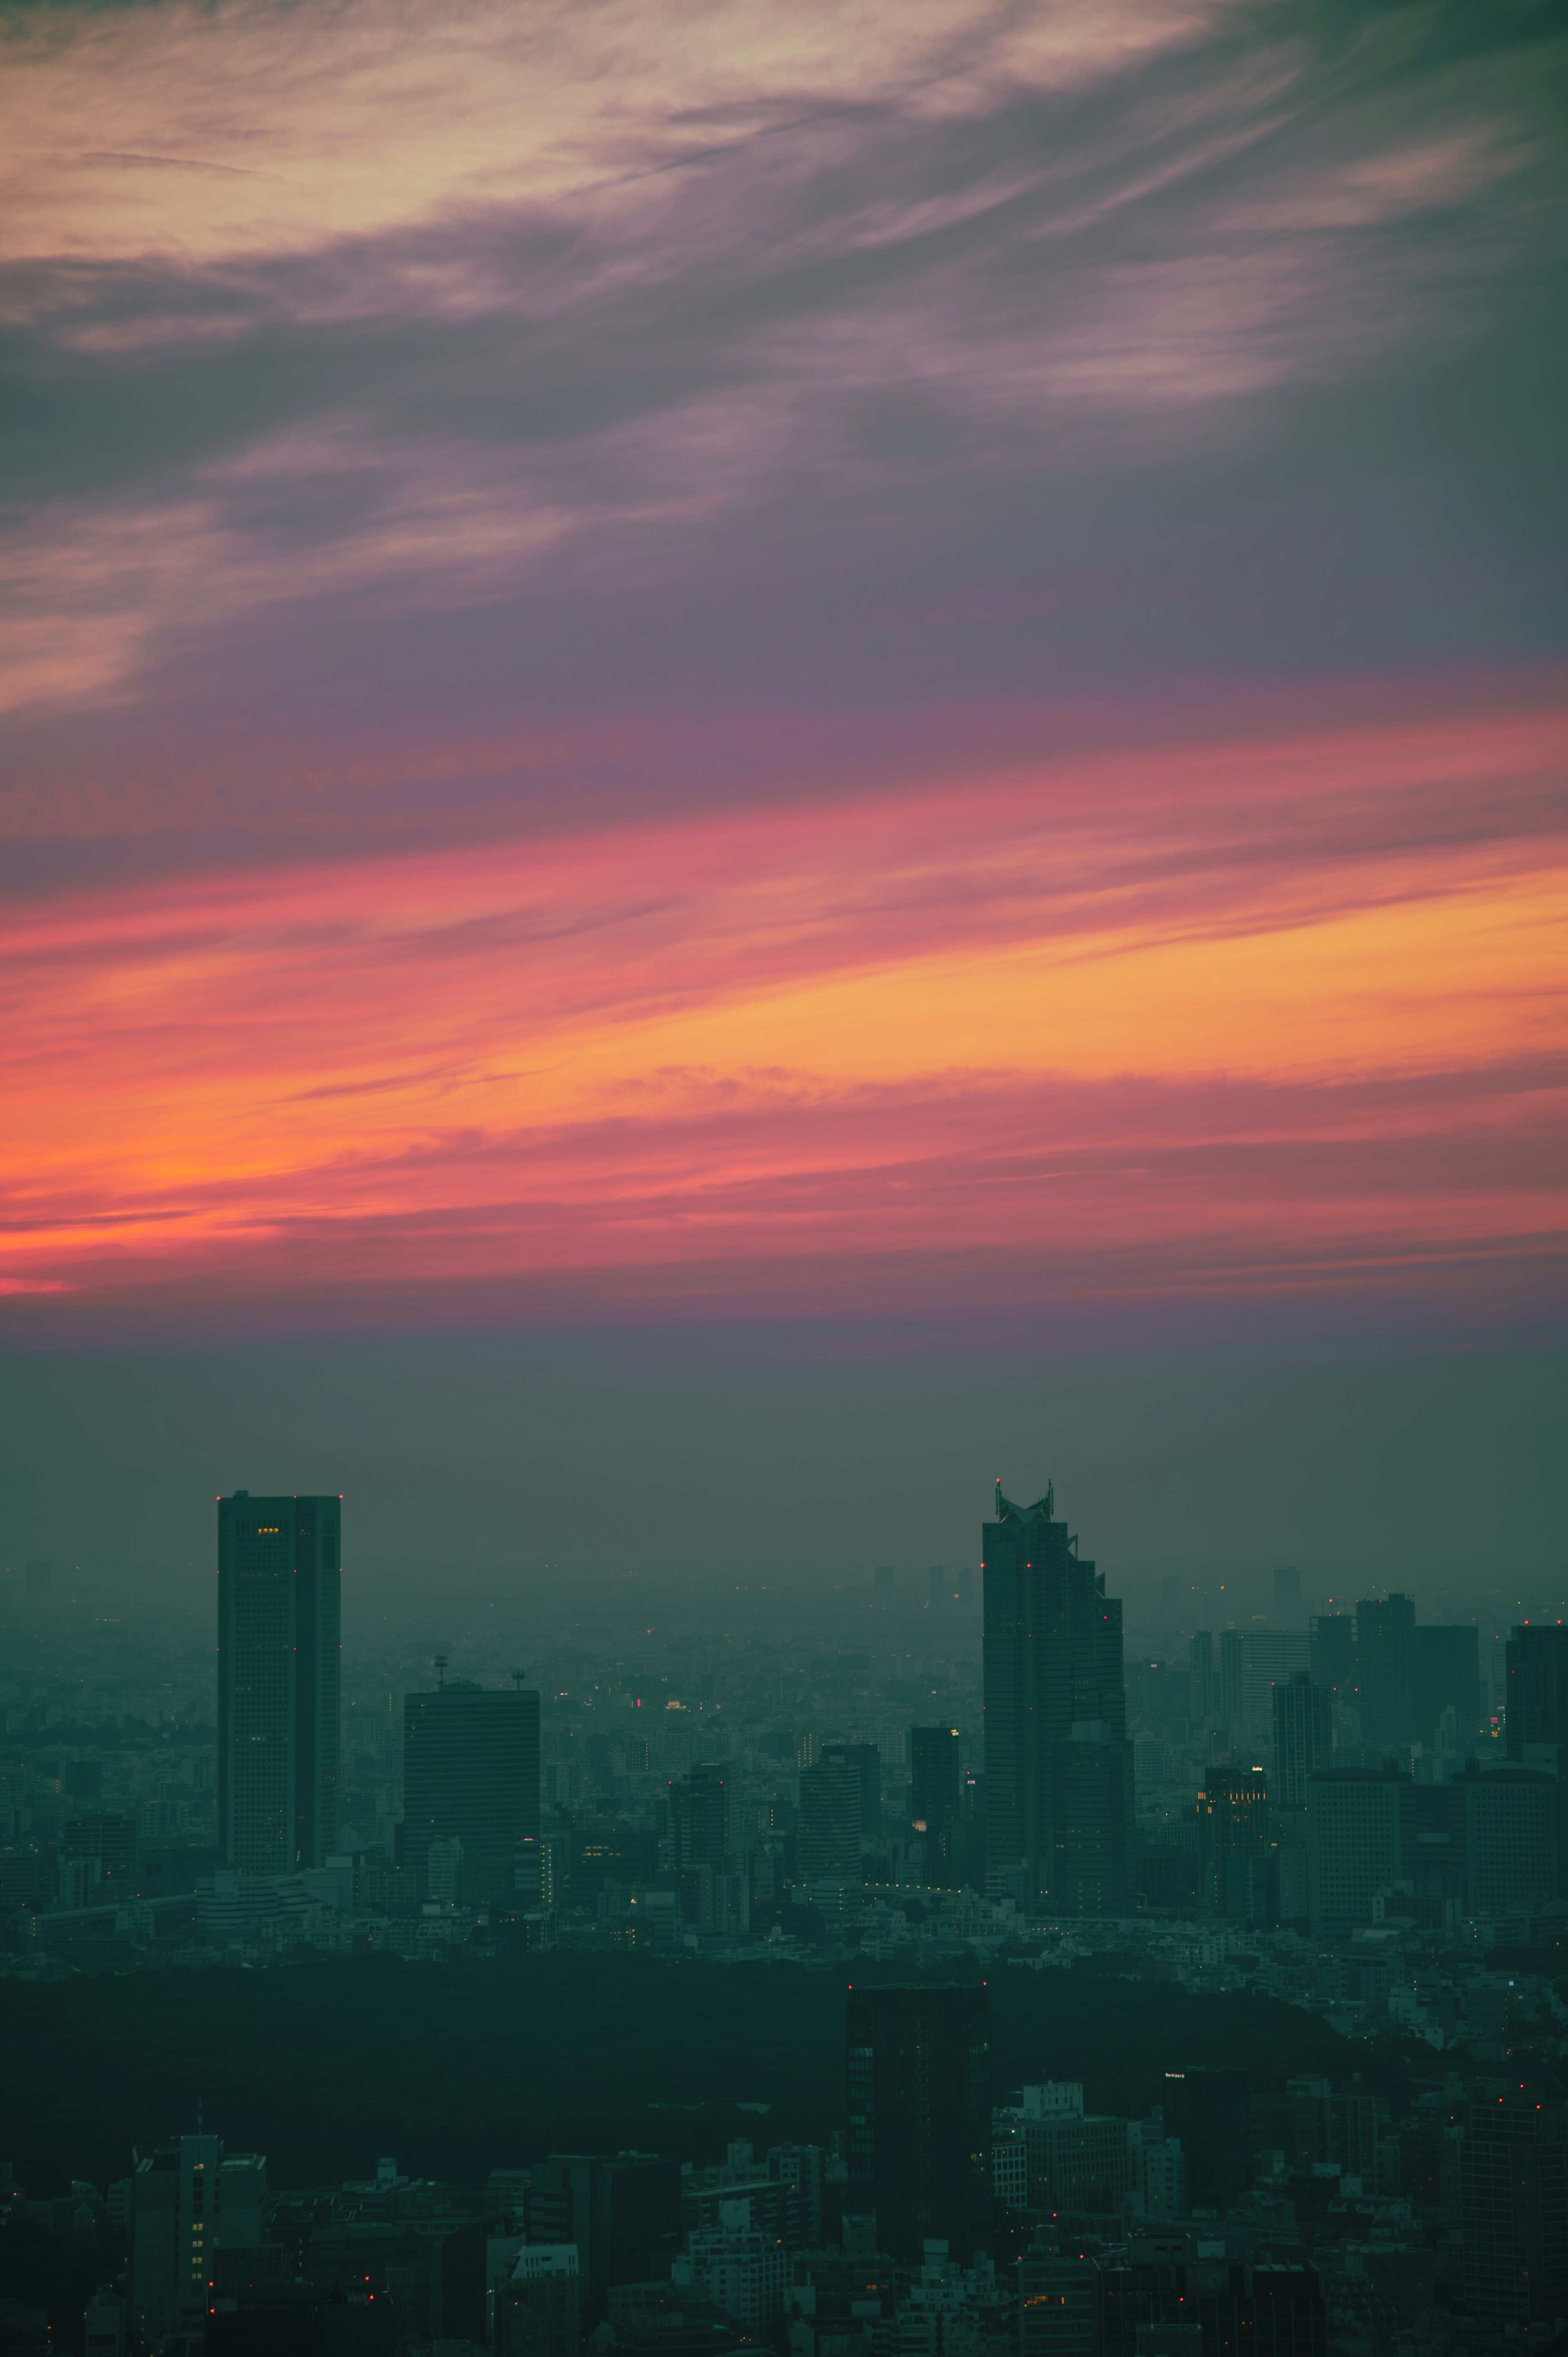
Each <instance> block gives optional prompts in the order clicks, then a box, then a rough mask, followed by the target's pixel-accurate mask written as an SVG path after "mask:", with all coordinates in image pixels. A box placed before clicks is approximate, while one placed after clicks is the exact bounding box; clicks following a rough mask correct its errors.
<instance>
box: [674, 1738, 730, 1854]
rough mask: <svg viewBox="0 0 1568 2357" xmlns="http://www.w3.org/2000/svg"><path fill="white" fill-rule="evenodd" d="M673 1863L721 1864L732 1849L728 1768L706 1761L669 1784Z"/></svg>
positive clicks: (713, 1761)
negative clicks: (730, 1847)
mask: <svg viewBox="0 0 1568 2357" xmlns="http://www.w3.org/2000/svg"><path fill="white" fill-rule="evenodd" d="M670 1835H671V1864H672V1865H673V1866H674V1867H677V1868H678V1869H679V1870H681V1871H682V1872H683V1871H684V1870H685V1869H686V1868H688V1867H696V1866H711V1867H723V1865H724V1862H725V1857H726V1856H727V1855H728V1851H729V1770H728V1769H727V1768H725V1767H724V1766H722V1765H721V1763H720V1762H719V1761H717V1760H705V1761H703V1764H702V1765H701V1766H700V1767H696V1768H693V1770H692V1772H691V1774H690V1775H689V1776H682V1777H679V1778H678V1779H677V1780H676V1781H675V1782H674V1783H672V1784H671V1787H670Z"/></svg>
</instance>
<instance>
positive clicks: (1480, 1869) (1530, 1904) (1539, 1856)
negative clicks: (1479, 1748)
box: [1447, 1760, 1562, 1916]
mask: <svg viewBox="0 0 1568 2357" xmlns="http://www.w3.org/2000/svg"><path fill="white" fill-rule="evenodd" d="M1447 1789H1448V1791H1449V1792H1450V1793H1451V1794H1452V1795H1453V1796H1454V1798H1455V1801H1456V1803H1458V1805H1459V1806H1460V1807H1461V1808H1462V1809H1463V1810H1464V1813H1465V1826H1464V1845H1465V1911H1466V1914H1468V1915H1478V1916H1487V1915H1509V1914H1517V1913H1519V1912H1520V1911H1521V1910H1522V1911H1525V1912H1528V1911H1529V1910H1530V1909H1532V1908H1535V1907H1548V1906H1550V1905H1551V1904H1552V1900H1555V1899H1557V1898H1559V1897H1561V1895H1562V1892H1561V1889H1560V1875H1561V1858H1562V1848H1561V1835H1562V1827H1561V1824H1560V1812H1561V1808H1562V1794H1561V1787H1560V1786H1559V1784H1558V1781H1557V1778H1556V1777H1555V1776H1552V1775H1547V1774H1545V1773H1543V1772H1542V1771H1541V1770H1537V1769H1533V1768H1493V1769H1489V1770H1486V1771H1485V1772H1483V1771H1482V1770H1481V1769H1480V1768H1479V1767H1478V1766H1477V1762H1476V1761H1475V1760H1468V1761H1467V1762H1466V1772H1465V1774H1464V1775H1463V1776H1459V1777H1456V1778H1455V1781H1454V1782H1453V1783H1452V1784H1450V1785H1449V1786H1448V1788H1447Z"/></svg>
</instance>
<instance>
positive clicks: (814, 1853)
mask: <svg viewBox="0 0 1568 2357" xmlns="http://www.w3.org/2000/svg"><path fill="white" fill-rule="evenodd" d="M860 1824H861V1780H860V1770H859V1768H858V1767H857V1766H856V1765H855V1763H854V1761H853V1760H843V1759H838V1760H832V1759H827V1760H818V1761H817V1763H816V1765H815V1766H814V1767H811V1768H802V1769H801V1770H800V1813H799V1820H798V1825H797V1831H796V1835H795V1879H796V1880H797V1882H803V1883H806V1884H811V1883H832V1884H836V1885H837V1886H838V1887H839V1888H840V1889H846V1888H848V1887H849V1886H850V1885H852V1884H854V1883H858V1882H859V1881H860V1880H861V1878H862V1867H861V1861H860Z"/></svg>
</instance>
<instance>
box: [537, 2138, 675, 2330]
mask: <svg viewBox="0 0 1568 2357" xmlns="http://www.w3.org/2000/svg"><path fill="white" fill-rule="evenodd" d="M525 2218H526V2223H527V2229H528V2240H529V2242H530V2243H556V2244H562V2243H574V2244H575V2245H576V2248H577V2255H578V2265H579V2271H580V2277H581V2281H582V2285H583V2290H584V2295H585V2299H586V2300H588V2301H591V2303H592V2304H593V2305H594V2306H595V2307H596V2308H597V2307H602V2305H603V2302H604V2298H605V2295H606V2293H607V2291H608V2289H609V2287H610V2286H611V2285H612V2284H627V2283H645V2282H648V2281H650V2279H651V2278H653V2277H654V2276H661V2275H663V2276H667V2275H668V2274H669V2272H670V2262H671V2258H672V2257H673V2255H674V2253H675V2251H676V2249H677V2247H678V2245H679V2243H680V2240H681V2165H680V2163H679V2161H674V2160H661V2159H660V2158H658V2156H657V2155H656V2154H653V2153H639V2152H623V2153H619V2154H618V2155H617V2156H616V2158H614V2159H609V2158H601V2157H599V2156H597V2155H595V2154H591V2153H552V2154H551V2156H550V2158H549V2159H548V2160H540V2161H535V2162H534V2164H533V2167H532V2169H531V2170H530V2171H529V2182H528V2195H527V2201H526V2205H525Z"/></svg>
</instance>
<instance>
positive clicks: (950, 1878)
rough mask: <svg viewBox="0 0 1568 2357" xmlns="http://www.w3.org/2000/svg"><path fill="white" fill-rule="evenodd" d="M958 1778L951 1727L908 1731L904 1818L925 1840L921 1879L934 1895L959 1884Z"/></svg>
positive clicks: (961, 1864)
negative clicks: (923, 1868) (907, 1818)
mask: <svg viewBox="0 0 1568 2357" xmlns="http://www.w3.org/2000/svg"><path fill="white" fill-rule="evenodd" d="M962 1790H963V1785H962V1772H961V1765H960V1761H959V1756H958V1729H957V1727H911V1728H910V1729H909V1817H910V1822H911V1824H913V1826H914V1829H915V1831H916V1832H917V1833H923V1834H924V1835H925V1837H926V1879H927V1881H928V1882H929V1884H930V1885H931V1888H932V1889H934V1890H953V1889H958V1888H959V1887H960V1886H961V1884H962V1881H963V1870H964V1857H963V1848H964V1844H963V1840H962V1836H961V1814H962V1807H963V1802H962Z"/></svg>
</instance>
